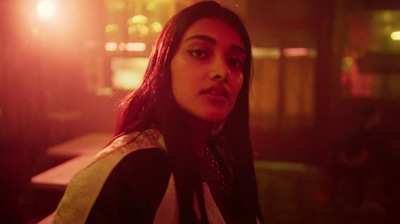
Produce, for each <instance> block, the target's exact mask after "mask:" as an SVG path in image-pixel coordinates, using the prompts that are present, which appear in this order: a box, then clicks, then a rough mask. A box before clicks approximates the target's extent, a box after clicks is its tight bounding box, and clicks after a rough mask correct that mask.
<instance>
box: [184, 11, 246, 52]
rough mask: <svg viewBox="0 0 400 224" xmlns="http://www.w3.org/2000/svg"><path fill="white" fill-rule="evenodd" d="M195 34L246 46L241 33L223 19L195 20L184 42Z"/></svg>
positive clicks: (187, 31) (185, 35)
mask: <svg viewBox="0 0 400 224" xmlns="http://www.w3.org/2000/svg"><path fill="white" fill-rule="evenodd" d="M195 36H207V37H209V38H211V39H213V40H215V41H216V42H218V43H220V42H221V43H226V44H228V43H229V44H231V45H237V46H240V47H242V48H243V49H244V48H245V44H244V41H243V39H242V37H241V35H240V33H239V32H238V31H237V30H236V29H234V28H233V27H232V26H230V25H228V24H227V23H226V22H224V21H223V20H221V19H216V18H204V19H200V20H198V21H196V22H194V23H193V24H192V25H190V26H189V27H188V29H187V30H186V31H185V33H184V35H183V37H182V42H184V41H186V40H188V39H190V38H192V37H195Z"/></svg>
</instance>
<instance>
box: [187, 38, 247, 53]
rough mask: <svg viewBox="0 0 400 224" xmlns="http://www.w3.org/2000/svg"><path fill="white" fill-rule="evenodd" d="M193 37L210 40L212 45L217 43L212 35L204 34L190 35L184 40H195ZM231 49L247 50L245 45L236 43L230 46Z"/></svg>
mask: <svg viewBox="0 0 400 224" xmlns="http://www.w3.org/2000/svg"><path fill="white" fill-rule="evenodd" d="M193 39H197V40H202V41H205V42H208V43H210V44H212V45H217V41H216V40H215V39H214V38H212V37H210V36H207V35H202V34H197V35H193V36H190V37H188V38H186V39H185V40H184V42H186V41H190V40H193ZM229 49H231V50H234V51H239V52H243V53H245V52H246V51H245V49H244V48H243V47H241V46H240V45H236V44H234V45H232V46H230V47H229Z"/></svg>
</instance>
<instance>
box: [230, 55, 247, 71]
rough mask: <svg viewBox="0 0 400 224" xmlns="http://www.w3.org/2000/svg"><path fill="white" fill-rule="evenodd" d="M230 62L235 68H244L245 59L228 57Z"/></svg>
mask: <svg viewBox="0 0 400 224" xmlns="http://www.w3.org/2000/svg"><path fill="white" fill-rule="evenodd" d="M228 64H229V66H231V67H232V68H234V69H236V70H240V69H242V68H243V60H241V59H238V58H230V59H228Z"/></svg>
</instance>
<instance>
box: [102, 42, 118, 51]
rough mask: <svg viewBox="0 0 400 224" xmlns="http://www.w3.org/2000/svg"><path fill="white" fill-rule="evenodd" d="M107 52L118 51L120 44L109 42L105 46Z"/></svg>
mask: <svg viewBox="0 0 400 224" xmlns="http://www.w3.org/2000/svg"><path fill="white" fill-rule="evenodd" d="M104 48H105V50H106V51H116V50H117V49H118V44H117V43H115V42H108V43H106V44H105V45H104Z"/></svg>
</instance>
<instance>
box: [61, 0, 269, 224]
mask: <svg viewBox="0 0 400 224" xmlns="http://www.w3.org/2000/svg"><path fill="white" fill-rule="evenodd" d="M250 67H251V44H250V40H249V37H248V34H247V31H246V29H245V27H244V25H243V24H242V22H241V21H240V19H239V18H238V16H237V15H236V14H235V13H234V12H232V11H230V10H229V9H226V8H223V7H221V6H220V5H219V4H218V3H216V2H213V1H205V2H200V3H197V4H194V5H192V6H190V7H188V8H186V9H184V10H182V11H181V12H179V13H178V14H177V15H175V16H174V17H173V18H171V20H170V21H169V22H168V23H167V24H166V26H165V27H164V29H163V31H162V32H161V34H160V37H159V38H158V40H157V42H156V45H155V47H154V50H153V52H152V54H151V56H150V61H149V65H148V68H147V70H146V73H145V77H144V81H143V84H142V85H141V87H140V88H138V89H137V90H135V91H133V92H132V93H131V95H129V96H128V97H127V98H126V99H125V100H124V101H123V102H122V103H121V108H122V110H121V111H122V113H121V116H120V120H119V122H118V125H117V129H116V134H115V140H114V141H113V142H112V143H111V144H110V146H108V147H107V148H106V149H104V150H103V151H102V152H101V153H100V154H99V155H98V157H97V158H96V160H95V161H94V162H93V163H92V164H91V165H89V166H88V167H86V168H85V169H83V170H82V171H81V172H80V173H79V174H78V175H77V176H76V177H75V178H74V179H73V180H72V181H71V183H70V184H69V187H68V189H67V191H66V193H65V195H64V197H63V199H62V201H61V202H60V204H59V206H58V208H57V211H56V215H55V219H54V221H55V222H56V223H82V222H86V223H188V224H189V223H190V224H193V223H256V222H261V221H262V218H261V216H260V211H259V206H258V199H257V188H256V179H255V174H254V166H253V157H252V149H251V144H250V138H249V127H248V119H249V111H248V92H249V80H250V70H251V69H250Z"/></svg>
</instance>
